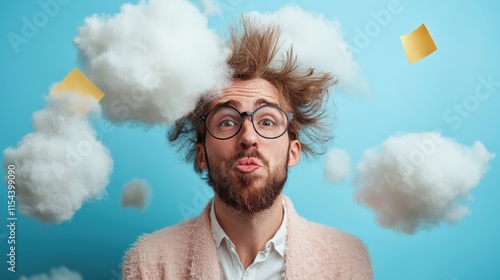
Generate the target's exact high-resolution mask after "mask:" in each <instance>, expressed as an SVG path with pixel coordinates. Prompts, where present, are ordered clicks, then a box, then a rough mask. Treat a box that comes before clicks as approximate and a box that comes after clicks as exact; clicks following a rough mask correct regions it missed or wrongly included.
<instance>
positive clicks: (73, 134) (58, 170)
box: [3, 94, 113, 223]
mask: <svg viewBox="0 0 500 280" xmlns="http://www.w3.org/2000/svg"><path fill="white" fill-rule="evenodd" d="M93 105H95V101H94V100H92V99H91V98H90V97H86V98H84V97H81V96H79V95H76V94H68V95H64V96H63V97H61V98H58V99H54V98H53V97H51V96H49V97H47V107H46V108H45V109H43V110H41V111H37V112H35V113H34V114H33V124H34V128H35V131H34V132H32V133H30V134H28V135H26V136H25V137H23V138H22V139H21V141H20V142H19V143H18V145H17V148H11V147H9V148H7V149H5V150H4V162H3V165H4V169H6V168H7V166H8V165H14V166H15V172H16V198H17V201H18V202H19V206H20V208H19V210H20V211H21V213H22V214H24V215H26V216H30V217H33V218H35V219H37V220H38V221H40V222H42V223H60V222H62V221H65V220H69V219H71V218H72V217H73V214H74V213H75V212H76V211H77V210H78V209H80V208H81V206H82V204H83V203H84V202H86V201H88V200H92V199H98V198H100V197H101V196H102V194H103V192H104V189H105V187H106V185H107V184H108V182H109V175H110V173H111V171H112V169H113V161H112V159H111V157H110V154H109V151H108V149H107V148H106V147H104V146H103V145H102V143H101V142H99V141H98V140H97V139H96V133H95V131H94V130H93V128H92V126H91V124H90V123H89V121H88V120H87V117H82V116H81V115H80V113H79V109H81V108H82V106H83V107H89V106H93ZM97 108H98V106H97Z"/></svg>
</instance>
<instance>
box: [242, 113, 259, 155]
mask: <svg viewBox="0 0 500 280" xmlns="http://www.w3.org/2000/svg"><path fill="white" fill-rule="evenodd" d="M238 134H239V139H238V145H239V146H240V147H241V148H242V149H248V148H250V147H257V140H258V135H257V132H256V131H255V129H254V128H253V124H252V120H251V118H250V117H248V118H247V117H244V118H243V123H242V124H241V129H240V132H239V133H238Z"/></svg>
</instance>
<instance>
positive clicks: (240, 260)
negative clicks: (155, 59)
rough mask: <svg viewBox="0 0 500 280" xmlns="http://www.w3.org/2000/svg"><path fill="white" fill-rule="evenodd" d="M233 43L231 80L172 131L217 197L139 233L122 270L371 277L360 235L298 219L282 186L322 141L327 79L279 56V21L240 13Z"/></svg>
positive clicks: (135, 274) (143, 274)
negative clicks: (176, 220) (196, 212)
mask: <svg viewBox="0 0 500 280" xmlns="http://www.w3.org/2000/svg"><path fill="white" fill-rule="evenodd" d="M231 47H232V54H231V56H230V58H229V59H228V62H227V63H228V64H229V66H231V67H232V69H233V70H234V72H233V82H232V84H231V85H230V86H229V87H227V88H226V89H225V90H224V92H223V94H222V96H219V97H217V98H215V99H214V100H202V101H200V104H199V105H200V106H198V108H197V109H196V110H195V111H194V112H192V113H191V114H190V115H189V116H188V117H186V118H184V119H181V120H179V121H178V122H177V123H176V126H175V127H174V128H173V130H172V131H171V132H170V135H169V136H170V137H169V138H170V140H171V141H172V142H174V143H178V144H180V145H181V149H182V148H185V149H187V151H188V153H187V159H188V160H192V161H193V162H194V168H195V170H196V171H197V172H198V173H200V174H202V173H205V175H206V180H207V182H208V184H209V185H210V186H211V187H212V188H213V189H214V193H215V194H214V199H213V200H212V201H211V202H210V203H209V204H208V205H207V207H206V208H205V210H204V211H203V213H201V215H200V216H199V217H197V218H195V219H192V220H189V221H186V222H183V223H181V224H179V225H176V226H174V227H170V228H166V229H163V230H160V231H158V232H155V233H153V234H151V235H146V236H144V237H141V238H140V239H139V241H138V242H137V243H136V244H135V245H134V247H133V248H132V249H131V250H130V251H129V252H128V253H127V256H126V257H125V261H124V263H123V278H124V279H259V280H261V279H372V278H373V275H372V268H371V263H370V260H369V256H368V252H367V250H366V248H365V246H364V245H363V244H362V242H361V241H359V240H358V239H356V238H355V237H352V236H350V235H348V234H346V233H343V232H341V231H338V230H336V229H332V228H327V227H325V226H322V225H319V224H315V223H312V222H309V221H306V220H305V219H303V218H301V217H299V216H298V214H297V213H296V212H295V211H294V209H293V205H292V203H291V202H290V200H289V199H288V198H287V197H285V196H283V194H282V190H283V186H284V184H285V181H286V178H287V170H288V168H289V167H292V166H294V165H296V164H297V163H298V162H299V160H300V156H301V153H302V152H305V153H310V154H315V153H317V152H318V145H315V144H318V143H322V142H324V141H325V140H328V139H329V134H328V130H326V129H325V127H324V124H323V122H324V117H325V115H324V106H323V99H324V95H325V94H326V93H327V89H328V87H329V86H331V85H332V84H334V82H333V81H332V80H333V79H332V77H331V76H330V75H329V74H327V73H319V74H317V73H315V72H314V70H312V69H311V70H309V71H307V72H305V73H304V72H303V71H301V70H300V68H298V67H297V60H296V59H295V58H294V56H293V55H292V53H291V50H290V51H289V52H288V53H287V55H286V56H284V57H283V58H281V59H282V60H281V61H280V60H279V59H280V58H279V57H277V53H278V52H279V30H278V29H277V28H276V27H262V26H258V25H256V24H253V23H252V22H251V21H250V20H248V19H243V28H242V30H241V32H238V31H233V33H232V40H231ZM189 139H193V140H192V141H191V142H189V141H186V140H189Z"/></svg>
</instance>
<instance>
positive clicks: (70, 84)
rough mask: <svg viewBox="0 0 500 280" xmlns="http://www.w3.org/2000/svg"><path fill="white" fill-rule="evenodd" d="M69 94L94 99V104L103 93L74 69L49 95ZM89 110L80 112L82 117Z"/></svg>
mask: <svg viewBox="0 0 500 280" xmlns="http://www.w3.org/2000/svg"><path fill="white" fill-rule="evenodd" d="M70 92H73V93H78V94H80V95H82V96H90V97H92V98H94V99H95V104H97V103H98V102H99V100H101V99H102V98H103V97H104V93H103V92H102V91H101V90H100V89H99V88H98V87H96V86H95V85H94V84H93V83H92V82H91V81H90V80H89V79H88V78H87V77H86V76H85V75H84V74H83V73H82V72H81V71H80V70H78V68H76V67H75V68H74V69H73V70H71V72H69V74H68V75H67V76H66V77H65V78H64V79H63V80H62V81H61V82H60V83H59V84H57V85H56V86H55V87H54V88H53V89H52V90H51V91H50V94H51V95H52V96H54V97H59V96H61V94H66V93H70ZM90 109H92V108H87V109H85V111H83V112H81V113H82V115H85V114H87V113H88V111H89V110H90Z"/></svg>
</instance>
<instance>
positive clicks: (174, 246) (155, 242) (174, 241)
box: [122, 221, 192, 280]
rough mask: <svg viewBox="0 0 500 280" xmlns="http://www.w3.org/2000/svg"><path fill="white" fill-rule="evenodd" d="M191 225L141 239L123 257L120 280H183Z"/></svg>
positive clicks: (186, 267) (162, 231)
mask: <svg viewBox="0 0 500 280" xmlns="http://www.w3.org/2000/svg"><path fill="white" fill-rule="evenodd" d="M191 227H192V221H187V222H184V223H181V224H178V225H176V226H174V227H170V228H165V229H162V230H159V231H157V232H155V233H152V234H148V235H143V236H141V237H140V238H139V239H138V240H137V242H136V243H135V244H134V245H133V246H132V248H131V249H129V250H128V251H127V253H126V254H125V257H124V260H123V263H122V279H123V280H153V279H155V280H156V279H184V278H187V277H185V276H186V275H187V274H189V272H188V269H189V254H188V252H189V241H188V240H189V238H188V236H189V232H190V231H191Z"/></svg>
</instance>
